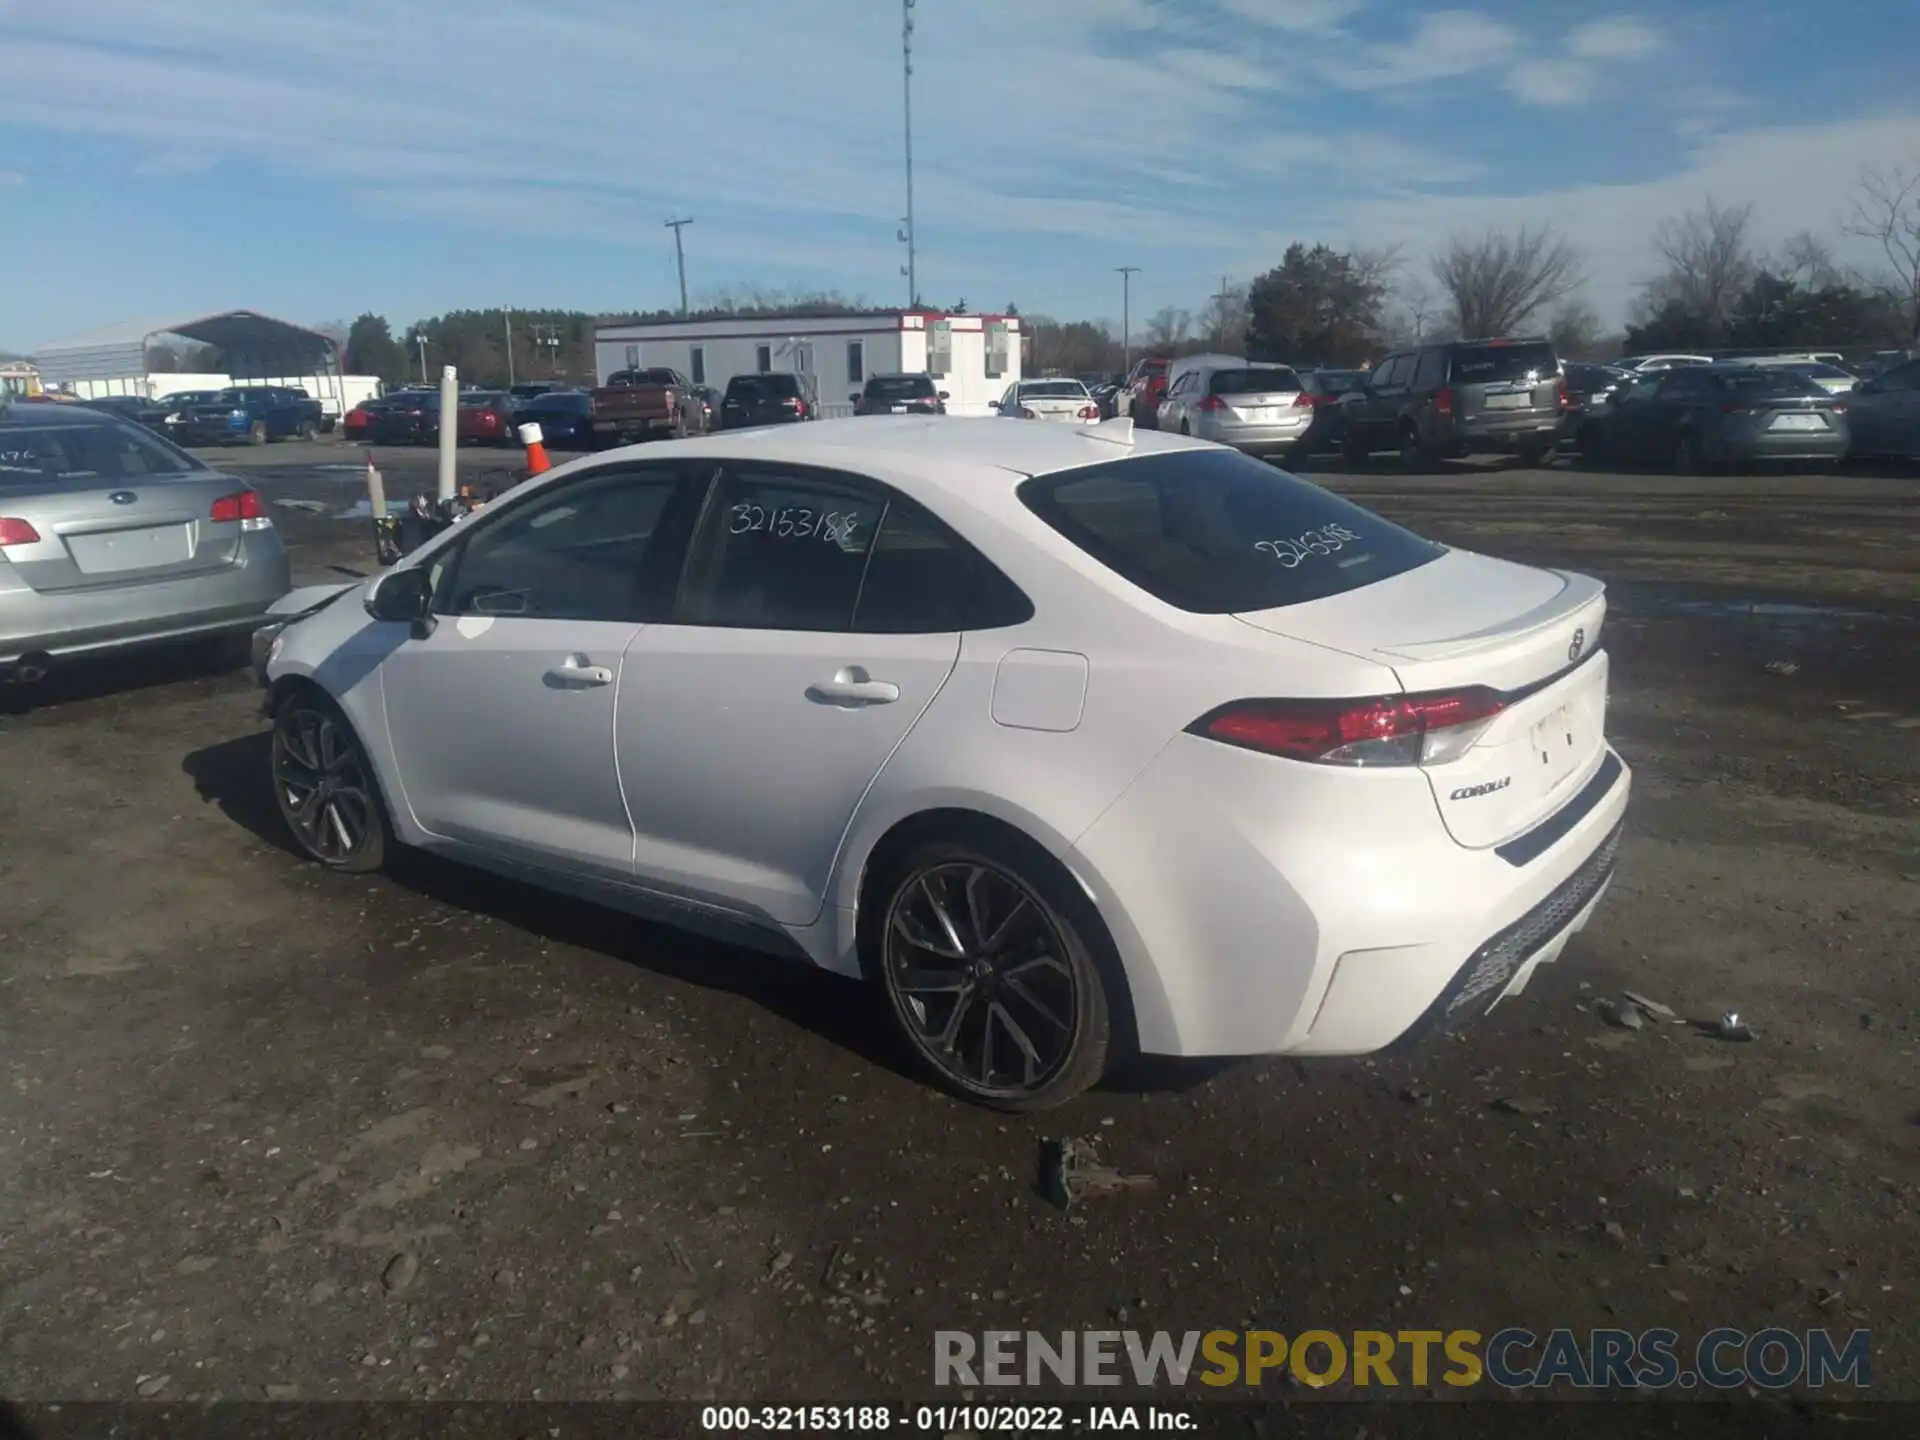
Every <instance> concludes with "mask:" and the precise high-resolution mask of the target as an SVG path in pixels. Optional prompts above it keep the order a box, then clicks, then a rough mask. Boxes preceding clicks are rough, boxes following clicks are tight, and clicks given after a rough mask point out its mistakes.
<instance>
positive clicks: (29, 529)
mask: <svg viewBox="0 0 1920 1440" xmlns="http://www.w3.org/2000/svg"><path fill="white" fill-rule="evenodd" d="M39 543H40V532H39V531H38V530H36V529H34V528H33V526H31V525H29V524H28V523H27V522H26V521H24V520H15V519H13V518H12V517H11V516H8V515H0V546H5V545H38V544H39Z"/></svg>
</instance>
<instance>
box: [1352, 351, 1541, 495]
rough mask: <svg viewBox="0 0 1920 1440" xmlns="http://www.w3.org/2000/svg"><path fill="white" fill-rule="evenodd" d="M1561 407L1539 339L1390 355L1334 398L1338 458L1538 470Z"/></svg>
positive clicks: (1400, 352)
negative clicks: (1470, 460) (1341, 450)
mask: <svg viewBox="0 0 1920 1440" xmlns="http://www.w3.org/2000/svg"><path fill="white" fill-rule="evenodd" d="M1565 400H1566V388H1565V385H1564V383H1563V381H1562V378H1561V371H1560V358H1559V356H1557V355H1556V354H1555V353H1554V350H1553V345H1552V343H1551V342H1549V341H1547V340H1544V339H1513V340H1508V339H1497V340H1454V341H1450V342H1448V343H1446V344H1440V345H1426V346H1422V347H1421V348H1419V349H1415V350H1398V351H1395V352H1394V353H1393V354H1391V355H1389V356H1387V358H1386V359H1384V360H1382V361H1381V362H1380V363H1379V365H1378V366H1376V367H1375V368H1374V370H1373V373H1372V374H1371V375H1370V376H1368V378H1367V384H1366V386H1365V388H1364V389H1361V390H1357V391H1355V392H1353V393H1351V394H1349V395H1347V396H1344V397H1343V398H1342V402H1341V407H1342V410H1343V412H1344V414H1345V418H1346V422H1347V423H1346V436H1347V438H1346V446H1345V454H1346V458H1347V459H1348V460H1349V461H1358V460H1361V459H1363V458H1364V457H1366V456H1367V455H1370V454H1372V453H1374V452H1375V451H1379V450H1395V451H1398V452H1399V454H1400V457H1401V459H1402V461H1403V462H1405V463H1406V464H1407V465H1408V466H1409V467H1418V466H1420V465H1424V464H1429V463H1431V462H1433V461H1435V460H1438V459H1441V458H1443V457H1459V456H1463V455H1474V454H1495V455H1517V456H1518V457H1519V458H1520V460H1521V462H1522V463H1523V464H1526V465H1538V464H1540V463H1541V462H1542V461H1544V460H1545V459H1546V458H1547V456H1548V454H1549V453H1551V452H1552V450H1553V443H1554V440H1555V438H1556V436H1557V434H1558V432H1559V428H1560V417H1561V412H1562V410H1563V408H1564V406H1565Z"/></svg>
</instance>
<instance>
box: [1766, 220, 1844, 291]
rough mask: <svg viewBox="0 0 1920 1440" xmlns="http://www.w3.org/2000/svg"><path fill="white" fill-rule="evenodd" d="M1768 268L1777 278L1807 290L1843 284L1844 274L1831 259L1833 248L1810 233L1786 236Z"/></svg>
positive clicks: (1805, 231) (1802, 232) (1836, 262)
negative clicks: (1789, 281)
mask: <svg viewBox="0 0 1920 1440" xmlns="http://www.w3.org/2000/svg"><path fill="white" fill-rule="evenodd" d="M1770 268H1771V269H1772V270H1773V272H1774V273H1775V274H1776V275H1778V276H1780V278H1781V279H1783V280H1791V281H1792V282H1793V283H1794V284H1796V285H1798V286H1801V287H1802V288H1803V289H1807V290H1825V289H1827V288H1828V287H1830V286H1834V285H1844V284H1846V283H1847V272H1846V271H1845V270H1843V269H1841V268H1840V264H1839V262H1838V261H1836V260H1835V259H1834V258H1833V247H1832V246H1831V245H1829V244H1828V243H1827V242H1826V241H1825V240H1823V239H1822V238H1821V237H1820V236H1818V235H1816V234H1814V233H1813V231H1811V230H1802V231H1799V232H1798V233H1797V234H1793V235H1789V236H1788V237H1787V238H1786V240H1785V242H1784V243H1782V245H1781V246H1780V252H1779V254H1777V255H1776V256H1774V258H1773V261H1772V264H1771V267H1770Z"/></svg>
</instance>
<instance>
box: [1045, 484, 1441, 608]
mask: <svg viewBox="0 0 1920 1440" xmlns="http://www.w3.org/2000/svg"><path fill="white" fill-rule="evenodd" d="M1019 494H1020V498H1021V500H1022V501H1024V502H1025V504H1026V505H1027V508H1028V509H1030V510H1032V511H1033V513H1034V514H1035V515H1037V516H1039V518H1040V519H1041V520H1043V521H1045V522H1046V523H1047V524H1048V525H1050V526H1051V527H1052V528H1053V529H1055V530H1057V531H1058V532H1059V533H1060V534H1061V535H1063V536H1065V537H1066V538H1067V539H1068V540H1069V541H1071V542H1072V543H1073V544H1075V545H1077V546H1078V547H1079V548H1080V549H1082V550H1084V551H1085V552H1086V553H1087V554H1088V555H1090V556H1092V557H1093V558H1094V559H1095V560H1098V561H1099V562H1100V563H1101V564H1103V565H1105V566H1106V567H1107V568H1108V569H1110V570H1112V571H1113V572H1114V573H1115V574H1117V575H1119V576H1120V577H1121V578H1123V579H1125V580H1127V581H1129V582H1131V583H1132V584H1134V585H1137V586H1139V587H1140V588H1141V589H1142V590H1145V591H1146V592H1147V593H1148V594H1150V595H1152V596H1154V597H1155V598H1156V599H1159V600H1162V601H1165V602H1166V603H1167V604H1169V605H1173V606H1176V607H1178V608H1179V609H1182V610H1188V611H1192V612H1194V613H1197V614H1206V615H1223V614H1230V613H1234V612H1241V611H1257V610H1271V609H1275V608H1277V607H1280V606H1283V605H1298V604H1301V603H1302V602H1304V601H1308V600H1320V599H1324V598H1325V597H1326V596H1329V595H1338V594H1342V593H1344V592H1346V591H1348V590H1358V589H1360V588H1361V587H1362V586H1366V585H1372V584H1374V583H1375V582H1377V581H1380V580H1385V579H1388V578H1390V577H1391V576H1394V575H1399V574H1402V573H1403V572H1405V571H1408V570H1411V569H1414V568H1415V567H1416V566H1420V565H1424V564H1426V563H1428V562H1429V561H1431V560H1435V559H1438V558H1439V557H1440V556H1441V555H1443V554H1445V553H1446V551H1445V547H1443V546H1440V545H1436V544H1434V543H1433V542H1431V541H1428V540H1423V539H1421V538H1420V537H1419V536H1417V535H1415V534H1413V533H1412V532H1411V531H1408V530H1403V529H1401V528H1400V527H1399V526H1398V525H1394V524H1392V523H1391V522H1389V521H1387V520H1384V519H1382V518H1381V517H1380V516H1378V515H1375V514H1373V513H1372V512H1371V511H1367V510H1363V509H1361V508H1360V507H1359V506H1358V505H1355V504H1352V503H1351V502H1350V501H1347V500H1343V499H1341V498H1340V497H1339V496H1337V495H1334V494H1332V493H1331V492H1329V491H1326V490H1322V489H1321V488H1320V487H1319V486H1317V485H1311V484H1308V483H1307V482H1306V481H1304V480H1300V479H1297V478H1295V477H1293V476H1291V475H1288V474H1286V473H1285V472H1284V471H1280V470H1276V469H1274V468H1273V467H1272V466H1270V465H1266V464H1263V463H1262V462H1260V461H1258V460H1254V459H1251V458H1249V457H1248V456H1245V455H1241V454H1239V453H1238V452H1232V451H1229V452H1220V453H1216V452H1211V451H1186V450H1182V451H1175V452H1171V453H1167V454H1160V455H1143V456H1138V457H1135V458H1132V459H1128V460H1121V461H1116V462H1114V463H1111V464H1106V465H1095V466H1089V467H1087V468H1086V469H1082V470H1072V471H1068V472H1066V473H1064V474H1060V475H1051V476H1041V477H1036V478H1035V479H1032V480H1028V481H1027V482H1025V483H1024V484H1023V485H1022V486H1021V487H1020V491H1019Z"/></svg>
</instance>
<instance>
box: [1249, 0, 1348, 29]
mask: <svg viewBox="0 0 1920 1440" xmlns="http://www.w3.org/2000/svg"><path fill="white" fill-rule="evenodd" d="M1220 4H1221V7H1222V8H1223V9H1225V10H1226V11H1228V12H1229V13H1230V14H1232V15H1235V16H1238V17H1239V18H1240V19H1242V20H1250V21H1252V22H1253V23H1254V24H1256V25H1266V26H1270V27H1272V28H1273V29H1275V30H1284V31H1289V32H1292V33H1298V34H1326V33H1328V32H1330V31H1333V30H1337V29H1338V28H1339V27H1340V22H1341V21H1343V20H1345V19H1346V18H1347V17H1348V16H1350V15H1353V14H1354V13H1355V12H1357V11H1358V10H1359V9H1360V0H1220Z"/></svg>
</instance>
